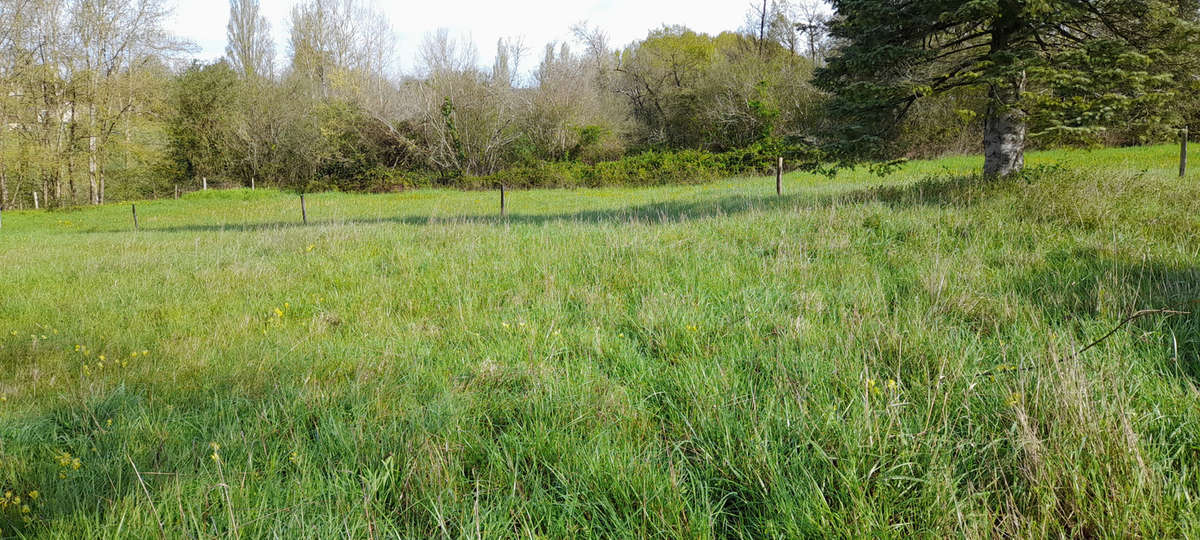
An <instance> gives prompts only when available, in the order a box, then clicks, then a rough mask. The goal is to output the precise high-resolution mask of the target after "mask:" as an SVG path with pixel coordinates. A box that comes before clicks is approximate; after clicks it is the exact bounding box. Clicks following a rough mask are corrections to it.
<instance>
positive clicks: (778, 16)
mask: <svg viewBox="0 0 1200 540" xmlns="http://www.w3.org/2000/svg"><path fill="white" fill-rule="evenodd" d="M170 7H171V6H170V5H168V4H167V3H166V2H165V0H0V20H2V21H4V22H3V24H2V26H0V89H2V91H0V205H4V206H5V207H8V206H12V205H19V206H26V205H28V202H29V200H30V199H31V194H32V193H33V192H34V191H36V192H38V193H40V194H41V196H42V199H43V200H44V201H46V204H48V205H50V206H71V205H78V204H85V203H91V204H101V203H103V202H104V201H106V200H111V199H128V198H140V197H155V196H168V195H169V194H171V193H173V192H174V187H175V186H177V185H184V186H195V185H198V184H199V183H200V181H201V179H205V180H206V181H207V182H209V183H212V184H225V185H235V186H238V185H240V186H273V187H280V188H285V189H292V190H301V191H312V190H324V189H340V190H368V191H379V190H391V189H399V188H406V187H413V186H427V185H446V186H457V187H478V186H485V185H489V184H492V183H494V182H505V183H511V184H516V185H520V186H539V185H544V186H558V185H598V184H612V183H627V184H636V183H653V182H658V181H679V180H694V179H700V178H706V177H711V176H718V175H726V174H740V173H745V172H752V171H756V170H764V169H766V168H769V167H771V166H773V164H774V163H775V160H776V158H777V157H779V156H786V157H789V158H792V159H793V162H794V163H797V164H800V165H807V166H812V167H820V166H823V165H828V164H830V163H855V162H858V161H860V160H863V159H871V160H888V159H896V158H900V157H925V156H935V155H940V154H946V153H962V152H972V151H978V149H979V148H980V146H981V145H980V141H982V140H984V139H985V138H986V139H987V140H988V141H999V142H1000V143H1006V144H1007V146H1004V145H1001V146H1004V147H1005V148H1009V149H1013V148H1016V147H1019V149H1020V151H1021V153H1022V155H1023V151H1024V149H1025V148H1026V147H1027V146H1028V145H1030V144H1032V145H1060V144H1137V143H1145V142H1152V141H1158V140H1164V139H1166V138H1169V137H1171V136H1173V134H1174V131H1173V130H1174V129H1175V128H1177V127H1179V126H1180V125H1184V124H1186V123H1188V122H1189V121H1191V119H1193V118H1194V117H1195V116H1196V115H1195V111H1196V110H1197V106H1196V104H1195V103H1194V101H1195V100H1194V99H1192V98H1191V96H1193V95H1195V93H1194V90H1195V81H1196V77H1195V75H1194V74H1195V73H1196V72H1195V71H1190V69H1191V65H1192V62H1193V61H1192V60H1191V58H1194V57H1195V55H1194V54H1193V53H1194V50H1193V46H1194V44H1195V34H1194V28H1193V24H1194V21H1195V19H1196V17H1195V15H1196V13H1197V9H1196V5H1195V2H1194V0H1173V1H1170V2H1168V1H1165V0H1164V1H1159V0H1120V1H1117V0H1099V1H1091V2H1085V1H1082V0H1061V1H1060V0H1039V1H1038V2H1032V1H1024V0H976V1H973V2H966V3H964V2H951V1H945V2H907V3H899V4H897V3H895V2H887V1H885V0H836V1H834V2H833V3H832V7H833V12H832V13H828V14H827V13H826V12H825V11H824V10H823V9H822V4H820V3H818V2H816V0H812V1H808V2H805V1H803V0H802V1H788V0H771V1H767V0H763V1H761V2H759V1H758V0H755V1H754V2H753V3H752V4H751V5H750V6H749V7H748V9H747V12H746V18H745V20H744V21H743V22H742V24H741V26H740V27H739V28H738V29H737V30H731V31H728V32H724V33H721V34H719V35H708V34H703V33H698V32H695V31H692V30H690V29H688V28H686V27H683V26H664V27H662V28H657V29H653V30H651V31H649V32H648V34H647V35H646V37H645V38H644V39H641V40H638V41H636V42H634V43H631V44H626V45H618V44H613V43H611V41H610V39H609V38H608V36H607V34H606V33H605V32H604V31H603V29H601V28H596V27H592V26H589V25H587V24H585V23H581V24H579V25H576V26H575V27H573V28H572V29H571V30H572V34H573V36H574V38H573V39H571V40H569V41H567V42H562V43H553V44H547V45H545V46H544V48H540V49H539V50H536V51H535V50H533V47H531V46H530V45H529V44H527V43H525V42H523V41H522V40H520V39H517V38H510V39H502V40H500V41H499V43H497V44H496V51H495V53H494V55H489V56H488V58H491V61H490V62H485V61H484V60H483V57H482V55H481V53H480V51H478V50H477V49H476V47H475V45H474V44H473V42H471V41H470V40H467V39H464V38H462V37H460V36H456V35H453V34H451V33H449V32H447V31H445V30H438V31H433V32H430V33H429V34H428V35H427V36H426V37H425V39H424V42H423V43H422V44H421V46H420V49H419V59H418V63H417V64H418V65H417V68H416V69H415V70H413V71H412V72H410V73H405V74H401V73H398V72H397V70H396V69H395V68H394V66H395V65H396V59H395V58H394V50H395V48H396V43H395V34H394V32H393V31H392V28H391V27H390V24H389V22H388V19H387V17H386V16H385V15H384V13H383V12H382V11H381V10H380V9H379V8H378V6H377V5H376V4H374V3H372V2H371V1H370V0H305V1H302V2H300V3H299V4H297V5H296V6H295V7H294V8H293V9H292V11H291V13H290V16H289V17H288V21H287V26H286V28H284V29H282V31H283V32H286V36H287V40H286V44H287V46H286V50H285V51H282V53H283V54H277V51H276V50H275V43H276V40H275V34H274V32H275V30H276V29H273V28H272V27H271V25H270V24H269V22H268V21H267V20H266V18H265V17H264V16H263V14H262V13H261V7H260V5H259V2H258V0H230V2H229V11H230V18H229V23H228V28H227V43H228V45H227V49H226V54H225V55H224V57H223V58H222V59H220V60H218V61H215V62H210V63H199V62H191V63H187V62H185V61H183V60H182V59H183V58H186V56H187V54H188V52H189V45H188V44H186V43H183V42H181V41H179V40H178V39H176V38H174V37H173V36H171V35H170V34H169V33H168V32H167V31H166V30H165V22H166V18H167V16H168V14H169V13H170V11H169V8H170ZM1151 23H1152V24H1151ZM736 24H737V22H736V21H731V27H732V26H734V25H736ZM280 59H282V61H281V62H280V61H279V60H280ZM486 64H490V66H487V67H485V65H486ZM1027 134H1028V137H1027ZM1018 139H1019V141H1018ZM1027 139H1029V140H1028V141H1027ZM1017 142H1019V143H1020V144H1015V143H1017ZM996 144H999V143H996ZM989 145H990V146H989V147H988V148H989V156H990V155H991V151H992V149H994V148H993V147H995V148H999V146H995V145H994V144H993V143H992V142H989ZM1001 158H1003V159H1007V160H1008V162H1007V165H1006V166H1005V167H1000V168H995V167H993V169H995V170H994V171H993V170H990V172H998V173H1007V172H1011V171H1013V170H1017V169H1019V167H1018V166H1017V163H1016V162H1015V159H1016V158H1015V157H1014V156H1012V155H1009V156H1007V157H1005V156H1000V157H997V158H995V159H991V158H990V159H989V163H990V164H993V165H994V164H995V163H996V162H998V161H1001Z"/></svg>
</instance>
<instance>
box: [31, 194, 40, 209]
mask: <svg viewBox="0 0 1200 540" xmlns="http://www.w3.org/2000/svg"><path fill="white" fill-rule="evenodd" d="M33 209H34V210H41V209H42V206H41V205H40V204H38V192H36V191H35V192H33Z"/></svg>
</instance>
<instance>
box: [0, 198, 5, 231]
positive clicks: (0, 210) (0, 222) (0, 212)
mask: <svg viewBox="0 0 1200 540" xmlns="http://www.w3.org/2000/svg"><path fill="white" fill-rule="evenodd" d="M3 228H4V204H2V203H0V229H3Z"/></svg>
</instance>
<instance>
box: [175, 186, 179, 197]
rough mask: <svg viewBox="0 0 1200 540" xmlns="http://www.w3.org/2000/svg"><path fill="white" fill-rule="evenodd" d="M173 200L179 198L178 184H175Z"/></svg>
mask: <svg viewBox="0 0 1200 540" xmlns="http://www.w3.org/2000/svg"><path fill="white" fill-rule="evenodd" d="M175 198H176V199H178V198H179V184H175Z"/></svg>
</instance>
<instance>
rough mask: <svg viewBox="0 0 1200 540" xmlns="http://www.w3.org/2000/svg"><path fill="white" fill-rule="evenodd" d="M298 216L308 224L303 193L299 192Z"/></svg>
mask: <svg viewBox="0 0 1200 540" xmlns="http://www.w3.org/2000/svg"><path fill="white" fill-rule="evenodd" d="M300 218H301V219H303V220H304V224H305V225H308V206H306V205H305V204H304V194H303V193H301V194H300Z"/></svg>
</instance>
